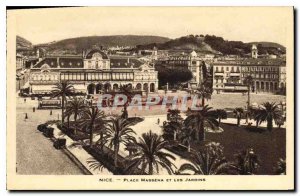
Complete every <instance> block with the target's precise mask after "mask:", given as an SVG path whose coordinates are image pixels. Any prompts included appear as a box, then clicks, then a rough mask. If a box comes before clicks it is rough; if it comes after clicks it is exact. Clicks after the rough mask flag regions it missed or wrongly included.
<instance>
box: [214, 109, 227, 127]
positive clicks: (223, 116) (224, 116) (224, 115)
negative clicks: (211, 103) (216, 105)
mask: <svg viewBox="0 0 300 196" xmlns="http://www.w3.org/2000/svg"><path fill="white" fill-rule="evenodd" d="M216 114H217V117H218V119H219V126H220V124H221V119H227V112H226V111H225V110H223V109H217V110H216Z"/></svg>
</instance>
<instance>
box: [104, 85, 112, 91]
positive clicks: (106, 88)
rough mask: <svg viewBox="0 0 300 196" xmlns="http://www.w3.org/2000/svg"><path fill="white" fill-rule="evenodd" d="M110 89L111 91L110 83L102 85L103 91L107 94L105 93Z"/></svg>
mask: <svg viewBox="0 0 300 196" xmlns="http://www.w3.org/2000/svg"><path fill="white" fill-rule="evenodd" d="M110 89H111V85H110V83H105V84H104V91H105V92H107V91H109V90H110Z"/></svg>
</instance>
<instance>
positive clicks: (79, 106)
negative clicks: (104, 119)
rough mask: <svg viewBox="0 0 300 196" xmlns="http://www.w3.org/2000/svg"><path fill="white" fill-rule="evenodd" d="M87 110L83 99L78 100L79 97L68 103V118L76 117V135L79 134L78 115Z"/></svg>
mask: <svg viewBox="0 0 300 196" xmlns="http://www.w3.org/2000/svg"><path fill="white" fill-rule="evenodd" d="M85 108H86V106H85V104H84V101H83V99H81V98H77V97H75V96H74V97H73V98H72V100H71V101H70V102H68V104H67V106H66V113H67V115H68V116H70V115H74V124H75V126H74V127H75V132H74V133H75V134H76V132H77V118H78V115H80V114H81V113H82V112H83V111H84V109H85Z"/></svg>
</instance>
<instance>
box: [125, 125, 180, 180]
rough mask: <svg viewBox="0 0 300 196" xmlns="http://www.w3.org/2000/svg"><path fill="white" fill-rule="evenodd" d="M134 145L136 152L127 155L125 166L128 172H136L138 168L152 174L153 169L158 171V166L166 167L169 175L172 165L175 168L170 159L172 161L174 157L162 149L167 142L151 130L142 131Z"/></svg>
mask: <svg viewBox="0 0 300 196" xmlns="http://www.w3.org/2000/svg"><path fill="white" fill-rule="evenodd" d="M135 145H136V148H137V153H135V154H133V156H132V157H129V158H130V161H129V164H128V166H127V171H128V172H129V173H136V172H137V171H138V170H139V169H140V172H142V173H148V174H149V175H153V174H154V171H155V170H156V171H155V173H159V166H161V167H162V168H164V169H166V170H167V171H168V173H169V174H170V175H171V174H173V173H174V171H173V169H172V167H174V168H176V166H175V165H174V164H173V163H172V162H171V160H173V161H174V160H175V157H174V156H172V155H171V154H169V153H167V152H164V151H163V149H164V148H166V147H167V146H169V144H168V142H167V141H164V140H163V138H162V137H161V136H158V135H157V134H156V133H152V132H151V131H150V132H148V133H143V134H142V137H140V138H139V142H136V143H135ZM170 159H171V160H170Z"/></svg>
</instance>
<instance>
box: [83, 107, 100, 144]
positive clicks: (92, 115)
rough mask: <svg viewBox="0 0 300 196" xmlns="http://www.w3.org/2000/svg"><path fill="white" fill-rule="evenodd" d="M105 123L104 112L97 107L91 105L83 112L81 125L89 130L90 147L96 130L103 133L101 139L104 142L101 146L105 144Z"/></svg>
mask: <svg viewBox="0 0 300 196" xmlns="http://www.w3.org/2000/svg"><path fill="white" fill-rule="evenodd" d="M105 123H106V121H105V115H104V112H103V111H101V110H99V109H98V108H97V107H94V106H91V107H89V108H87V109H85V110H84V111H83V112H82V117H81V118H80V122H79V125H80V126H81V127H82V128H85V129H86V130H88V131H89V135H90V147H92V146H93V136H94V132H95V131H96V130H97V131H98V132H100V134H101V137H100V140H101V142H102V144H101V146H103V142H105V141H104V137H103V132H104V125H105Z"/></svg>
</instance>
